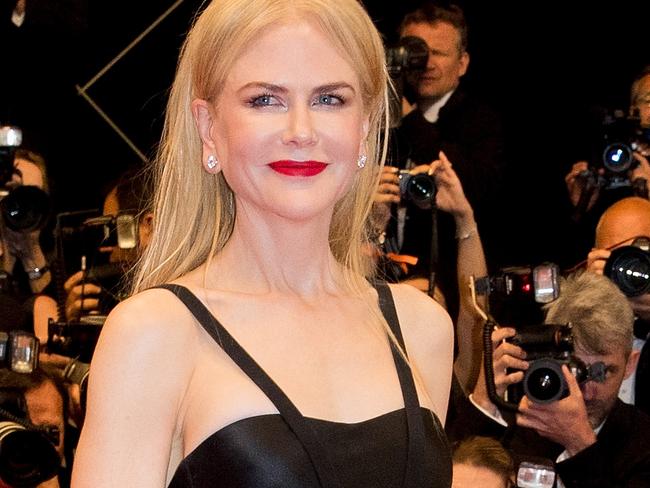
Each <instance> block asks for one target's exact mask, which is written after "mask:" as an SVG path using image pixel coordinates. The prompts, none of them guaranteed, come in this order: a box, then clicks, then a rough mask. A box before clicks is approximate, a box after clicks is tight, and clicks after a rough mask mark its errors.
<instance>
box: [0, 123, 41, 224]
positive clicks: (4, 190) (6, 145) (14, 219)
mask: <svg viewBox="0 0 650 488" xmlns="http://www.w3.org/2000/svg"><path fill="white" fill-rule="evenodd" d="M21 144H22V131H21V130H20V129H19V128H17V127H13V126H2V127H0V215H2V220H3V221H4V223H5V225H6V226H7V227H8V228H9V229H11V230H13V231H16V232H30V231H34V230H37V229H41V228H42V227H44V226H45V223H46V222H47V218H48V216H49V212H50V199H49V197H48V195H47V193H45V192H44V191H43V190H41V189H40V188H38V187H36V186H31V185H16V184H15V183H14V182H12V177H13V175H15V174H17V175H20V172H19V171H18V170H17V169H16V167H15V166H14V159H15V156H16V150H17V149H18V147H19V146H20V145H21Z"/></svg>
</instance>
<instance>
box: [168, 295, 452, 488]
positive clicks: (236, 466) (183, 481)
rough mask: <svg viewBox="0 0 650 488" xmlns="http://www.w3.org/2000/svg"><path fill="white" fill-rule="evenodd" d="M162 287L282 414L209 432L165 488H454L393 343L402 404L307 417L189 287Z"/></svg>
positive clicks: (429, 416) (388, 301)
mask: <svg viewBox="0 0 650 488" xmlns="http://www.w3.org/2000/svg"><path fill="white" fill-rule="evenodd" d="M162 287H163V288H166V289H168V290H170V291H172V292H173V293H174V294H175V295H176V296H177V297H178V298H179V299H180V300H181V301H183V303H184V304H185V305H186V306H187V308H188V309H189V310H190V311H191V312H192V313H193V314H194V316H195V317H196V319H197V320H198V321H199V323H200V324H201V325H202V326H203V328H204V329H205V330H206V331H207V332H208V333H209V334H210V335H211V336H212V337H213V339H215V341H216V342H217V343H218V344H219V345H220V346H221V347H222V348H223V350H224V351H225V352H226V353H227V354H228V355H229V356H230V358H231V359H232V360H233V361H234V362H235V363H236V364H237V365H238V366H239V367H240V368H241V369H242V371H244V372H245V373H246V374H247V375H248V376H249V377H250V378H251V379H252V380H253V381H254V382H255V383H256V384H257V386H258V387H259V388H260V389H261V390H262V391H263V392H264V393H265V394H266V395H267V396H268V398H269V399H270V400H271V401H272V402H273V404H274V405H275V407H276V408H277V409H278V411H279V413H278V414H268V415H259V416H255V417H250V418H245V419H242V420H239V421H237V422H234V423H232V424H229V425H227V426H226V427H223V428H221V429H219V430H218V431H217V432H215V433H213V434H212V435H210V436H209V437H208V438H207V439H206V440H204V441H203V442H202V443H201V444H200V445H199V446H198V447H196V449H194V450H193V451H192V452H191V453H190V454H189V455H188V456H187V457H186V458H185V459H183V460H182V461H181V463H180V465H179V466H178V468H177V470H176V473H175V475H174V477H173V479H172V481H171V483H170V485H169V488H190V487H194V488H199V487H200V488H204V487H215V488H218V487H229V488H230V487H232V488H236V487H255V488H271V487H278V488H280V487H282V488H299V487H300V488H302V487H305V488H312V487H313V488H316V487H327V488H330V487H332V488H333V487H350V488H371V487H373V488H374V487H377V488H379V487H386V488H388V487H391V488H397V487H409V488H416V487H418V488H419V487H431V488H437V487H449V486H451V456H450V449H449V444H448V442H447V438H446V436H445V434H444V432H443V430H442V428H441V426H440V422H439V420H438V418H437V417H436V416H435V414H434V413H433V412H431V411H430V410H427V409H425V408H422V407H420V405H419V403H418V398H417V392H416V389H415V383H414V381H413V377H412V375H411V373H410V370H409V368H408V366H407V365H406V363H405V362H404V361H403V360H402V358H401V357H400V356H399V354H398V353H397V351H396V350H395V349H394V348H393V351H392V352H393V358H394V360H395V366H396V368H397V373H398V376H399V381H400V386H401V389H402V394H403V397H404V404H405V407H404V408H402V409H399V410H395V411H393V412H389V413H386V414H383V415H380V416H379V417H375V418H372V419H369V420H365V421H362V422H357V423H351V424H350V423H342V422H332V421H327V420H320V419H313V418H307V417H304V416H303V415H302V414H301V413H300V412H299V411H298V410H297V408H296V407H295V406H294V404H293V403H292V402H291V401H290V400H289V398H287V396H286V395H285V394H284V392H283V391H282V390H280V388H279V387H278V386H277V385H276V384H275V383H274V382H273V380H272V379H271V378H270V377H269V376H268V375H267V374H266V373H265V372H264V371H263V370H262V369H261V368H260V366H259V365H258V364H257V363H256V362H255V361H254V360H253V359H252V358H251V357H250V356H249V355H248V354H247V353H246V351H244V349H242V347H241V346H240V345H239V344H238V343H237V342H236V341H235V340H234V338H233V337H232V336H231V335H230V334H229V333H228V331H227V330H226V329H225V328H224V327H223V326H222V325H221V324H220V323H219V322H218V321H217V320H216V319H215V318H214V316H213V315H212V314H211V313H210V312H209V310H208V309H207V308H206V307H205V306H204V305H203V304H202V303H201V302H200V301H199V300H198V299H197V298H196V297H195V296H194V295H193V294H192V293H191V292H190V291H189V290H188V289H186V288H184V287H182V286H178V285H163V286H162ZM377 290H378V292H379V297H380V306H381V309H382V312H383V313H384V316H385V317H386V320H387V321H388V323H389V325H390V327H391V328H392V331H393V333H394V334H395V336H396V337H397V339H398V341H399V342H400V344H401V345H402V347H403V339H402V334H401V331H400V328H399V323H398V321H397V313H396V311H395V306H394V303H393V299H392V296H391V294H390V290H389V289H388V286H386V285H385V284H383V283H382V284H379V285H377Z"/></svg>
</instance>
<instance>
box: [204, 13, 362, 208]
mask: <svg viewBox="0 0 650 488" xmlns="http://www.w3.org/2000/svg"><path fill="white" fill-rule="evenodd" d="M213 108H214V110H212V109H213ZM193 109H194V114H195V116H196V118H197V122H198V125H199V129H200V131H201V136H202V139H203V142H204V148H203V153H204V154H203V156H204V162H205V160H207V157H208V155H210V154H214V155H215V156H216V158H217V160H218V161H219V166H218V168H219V169H220V170H222V171H223V173H224V177H225V178H226V181H227V182H228V184H229V185H230V187H231V188H232V190H233V191H234V193H235V196H236V199H237V212H238V215H239V214H240V213H242V212H244V213H250V212H253V213H261V214H268V213H271V214H274V215H276V216H280V217H283V218H287V219H291V220H304V219H310V218H313V217H315V216H322V215H324V214H327V213H329V214H331V211H332V208H333V206H334V204H335V203H336V202H337V201H338V200H339V199H340V198H341V197H342V196H343V195H344V194H345V192H346V190H347V189H348V188H349V187H350V185H351V183H352V181H353V178H354V175H355V173H356V172H357V171H363V170H362V169H359V167H358V166H357V159H358V157H359V155H360V154H364V153H365V151H364V145H363V142H364V139H365V136H366V131H367V125H368V124H367V118H366V116H365V115H364V108H363V104H362V98H361V89H360V85H359V80H358V77H357V75H356V73H355V71H354V70H353V68H352V66H350V64H349V63H348V62H347V61H346V60H345V59H344V58H343V57H341V55H340V54H339V53H338V51H337V50H336V48H335V47H334V46H333V45H332V43H331V42H330V41H329V39H328V38H327V36H326V35H325V34H324V33H323V32H322V31H321V30H320V29H319V28H318V27H317V26H315V25H314V24H312V23H310V22H308V21H302V20H301V21H295V22H288V23H286V24H281V25H276V26H272V27H270V28H269V29H267V30H265V31H263V32H262V35H260V36H259V38H258V39H257V40H255V41H254V42H253V43H252V44H251V45H250V46H249V47H248V48H247V49H246V50H245V51H244V52H243V53H242V55H241V56H240V57H239V58H238V60H237V61H236V63H235V64H234V66H233V69H232V71H231V73H230V75H229V76H228V78H227V80H226V83H225V85H224V87H223V91H222V92H221V94H220V96H219V97H218V100H217V101H216V107H210V106H209V105H208V104H207V103H206V102H203V101H195V102H194V105H193ZM367 170H368V169H366V171H367Z"/></svg>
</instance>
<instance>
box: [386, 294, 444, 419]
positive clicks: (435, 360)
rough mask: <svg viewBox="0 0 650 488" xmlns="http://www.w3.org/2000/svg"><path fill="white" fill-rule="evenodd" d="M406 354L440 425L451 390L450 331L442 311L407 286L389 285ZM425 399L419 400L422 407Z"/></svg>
mask: <svg viewBox="0 0 650 488" xmlns="http://www.w3.org/2000/svg"><path fill="white" fill-rule="evenodd" d="M391 291H392V292H393V297H394V299H395V306H396V308H397V315H398V317H399V321H400V326H401V328H402V334H403V335H404V342H405V343H406V352H407V354H408V356H409V361H410V363H411V366H412V367H414V368H415V370H416V375H417V376H416V382H418V383H419V384H420V386H422V387H424V390H425V391H426V394H427V395H428V397H429V398H428V399H430V401H431V407H432V408H433V411H434V412H435V413H436V415H437V416H438V418H439V419H440V421H441V422H442V423H443V424H444V422H445V417H446V415H447V403H448V401H449V391H450V389H451V375H452V365H453V353H454V331H453V325H452V322H451V318H450V317H449V315H448V314H447V312H446V311H445V309H444V308H442V306H440V305H439V304H438V303H436V302H435V301H434V300H432V299H431V298H430V297H429V296H427V295H426V294H424V293H422V292H420V291H419V290H417V289H416V288H414V287H412V286H408V285H391ZM426 401H427V399H425V398H422V397H420V403H421V404H423V405H425V402H426Z"/></svg>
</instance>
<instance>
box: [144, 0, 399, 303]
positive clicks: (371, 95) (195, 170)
mask: <svg viewBox="0 0 650 488" xmlns="http://www.w3.org/2000/svg"><path fill="white" fill-rule="evenodd" d="M295 18H307V19H309V20H310V21H314V22H315V23H317V25H319V26H320V28H322V29H323V31H324V32H325V33H326V34H327V35H328V37H329V38H330V39H331V41H332V43H333V44H334V45H335V46H336V48H337V49H338V50H339V51H340V53H341V55H342V56H343V57H344V59H346V60H347V61H348V62H349V63H350V65H351V66H352V67H353V69H355V71H356V73H357V75H358V78H359V82H360V86H361V94H362V100H363V106H364V111H365V114H366V115H367V116H368V118H369V121H370V124H369V131H368V138H367V141H366V144H365V146H366V150H367V157H368V162H369V164H368V167H367V168H366V170H364V171H359V172H358V176H357V177H356V178H355V181H354V183H353V185H352V187H351V189H350V191H349V192H348V193H347V194H346V195H345V196H344V197H343V198H342V199H341V200H340V201H339V202H338V203H337V205H336V207H335V209H334V215H333V217H332V223H331V226H330V234H329V242H330V248H331V250H332V253H333V255H334V257H335V258H336V260H337V261H338V262H339V263H341V264H342V265H343V268H344V270H345V271H344V272H345V282H346V284H347V285H348V286H349V287H350V289H356V290H358V291H361V290H362V289H363V288H364V281H365V280H364V277H366V278H367V277H370V276H371V275H372V266H371V264H370V258H369V257H368V256H367V254H366V253H365V252H364V245H365V244H367V243H368V229H367V217H368V214H369V212H370V208H371V206H372V199H373V194H374V191H375V189H376V186H377V183H378V175H379V169H380V167H381V165H383V163H384V160H385V157H386V147H387V139H388V103H387V100H388V89H389V78H388V74H387V71H386V65H385V55H384V48H383V43H382V40H381V37H380V35H379V33H378V32H377V30H376V28H375V26H374V25H373V23H372V21H371V19H370V18H369V17H368V15H367V13H366V12H365V10H364V9H363V7H362V6H361V5H360V4H359V2H358V1H357V0H335V1H333V0H219V1H213V2H211V3H210V4H209V5H208V6H207V7H206V8H205V10H204V11H203V12H202V13H201V15H200V16H198V18H197V19H196V20H195V22H194V25H193V27H192V29H191V30H190V32H189V34H188V36H187V38H186V40H185V43H184V45H183V48H182V51H181V55H180V59H179V63H178V67H177V72H176V78H175V81H174V83H173V86H172V89H171V93H170V98H169V102H168V105H167V114H166V118H165V127H164V131H163V136H162V140H161V144H160V147H159V151H158V155H157V158H156V160H155V161H154V162H153V164H152V171H153V178H154V181H155V192H154V228H153V234H152V238H151V242H150V243H149V245H148V246H147V249H146V250H145V252H144V254H143V257H142V259H141V260H140V262H139V263H138V267H137V270H136V274H135V278H134V281H133V287H132V292H134V293H135V292H138V291H140V290H143V289H145V288H148V287H151V286H155V285H158V284H161V283H164V282H168V281H172V280H174V279H176V278H178V277H180V276H181V275H183V274H185V273H187V272H189V271H191V270H193V269H195V268H197V267H198V266H199V265H201V264H202V263H204V262H209V261H210V260H211V259H212V257H213V256H214V255H215V254H216V253H218V252H219V251H220V250H221V249H222V248H223V247H224V245H225V244H226V242H227V241H228V239H229V238H230V235H231V233H232V229H233V225H234V221H235V212H236V208H235V199H234V195H233V193H232V191H231V189H230V188H229V187H228V184H227V183H226V181H225V179H224V178H223V176H222V174H221V173H220V174H218V175H217V176H216V177H215V176H214V175H209V174H207V173H206V172H204V171H203V169H202V164H201V157H202V145H201V139H200V137H199V133H198V130H197V127H196V124H195V121H194V118H193V115H192V111H191V108H190V107H191V102H192V100H194V99H197V98H201V99H206V100H210V101H212V102H214V101H215V100H216V99H217V98H218V96H219V94H220V93H221V90H222V88H223V86H224V83H225V81H226V78H227V75H228V73H229V72H230V69H231V68H232V66H233V64H234V63H235V62H236V60H237V59H238V57H239V56H240V55H241V53H242V51H244V50H245V49H246V47H247V46H248V45H249V44H250V42H251V41H252V40H254V39H255V38H256V37H258V36H259V35H260V33H261V32H262V31H263V30H264V29H266V28H268V27H270V26H273V25H277V24H281V23H283V22H286V21H287V19H295ZM217 105H218V104H217ZM217 110H218V106H217ZM365 286H367V285H365Z"/></svg>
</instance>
